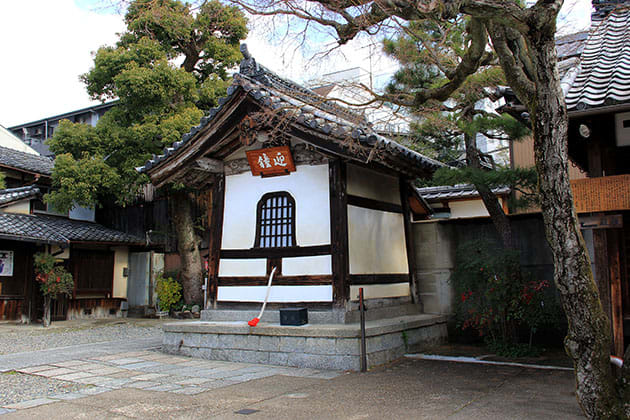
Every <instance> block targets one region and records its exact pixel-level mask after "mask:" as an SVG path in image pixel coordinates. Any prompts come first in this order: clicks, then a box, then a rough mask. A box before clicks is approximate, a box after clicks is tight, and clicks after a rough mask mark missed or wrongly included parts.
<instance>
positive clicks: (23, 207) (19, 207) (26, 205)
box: [2, 200, 31, 214]
mask: <svg viewBox="0 0 630 420" xmlns="http://www.w3.org/2000/svg"><path fill="white" fill-rule="evenodd" d="M2 211H3V212H5V213H17V214H29V213H30V212H31V202H30V201H29V200H24V201H20V202H17V203H14V204H11V205H9V206H6V207H5V208H3V209H2Z"/></svg>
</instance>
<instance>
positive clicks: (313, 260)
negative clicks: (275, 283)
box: [282, 255, 332, 276]
mask: <svg viewBox="0 0 630 420" xmlns="http://www.w3.org/2000/svg"><path fill="white" fill-rule="evenodd" d="M326 274H332V257H331V256H330V255H317V256H313V257H291V258H283V259H282V275H283V276H300V275H304V276H316V275H326Z"/></svg>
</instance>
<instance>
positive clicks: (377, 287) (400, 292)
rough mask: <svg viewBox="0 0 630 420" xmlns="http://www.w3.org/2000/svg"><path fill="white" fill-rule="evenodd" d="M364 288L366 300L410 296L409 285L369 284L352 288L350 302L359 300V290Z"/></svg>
mask: <svg viewBox="0 0 630 420" xmlns="http://www.w3.org/2000/svg"><path fill="white" fill-rule="evenodd" d="M360 287H362V288H363V298H364V299H384V298H392V297H402V296H409V295H410V291H409V283H408V282H407V283H395V284H369V285H365V286H350V300H359V288H360Z"/></svg>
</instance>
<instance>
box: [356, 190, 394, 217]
mask: <svg viewBox="0 0 630 420" xmlns="http://www.w3.org/2000/svg"><path fill="white" fill-rule="evenodd" d="M348 205H349V206H356V207H362V208H364V209H371V210H380V211H388V212H390V213H402V212H403V208H402V206H400V205H398V204H394V203H387V202H385V201H380V200H374V199H372V198H366V197H359V196H358V195H350V194H348Z"/></svg>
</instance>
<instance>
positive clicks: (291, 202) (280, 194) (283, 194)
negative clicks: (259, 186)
mask: <svg viewBox="0 0 630 420" xmlns="http://www.w3.org/2000/svg"><path fill="white" fill-rule="evenodd" d="M273 198H286V200H287V207H288V208H292V209H293V212H292V214H291V216H290V217H289V219H290V220H289V226H290V229H291V232H290V233H289V235H288V237H289V238H290V241H291V244H290V245H286V246H262V243H261V239H263V238H264V237H267V236H262V235H261V227H262V222H263V207H264V206H265V204H266V203H267V202H268V201H269V200H270V199H273ZM295 212H296V206H295V199H294V198H293V196H292V195H291V194H289V193H288V192H287V191H274V192H270V193H266V194H264V195H263V196H262V197H261V198H260V200H259V201H258V205H257V206H256V239H255V240H254V247H253V248H254V249H279V248H296V247H297V246H298V245H297V242H296V240H295V219H296V217H295ZM265 220H266V219H265ZM269 220H270V221H271V222H273V221H274V220H275V219H274V218H271V219H269ZM279 225H280V226H283V225H284V224H279ZM272 226H273V225H272ZM275 226H278V225H275ZM270 237H271V238H274V239H275V240H276V241H278V239H280V238H281V237H282V236H270Z"/></svg>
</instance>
